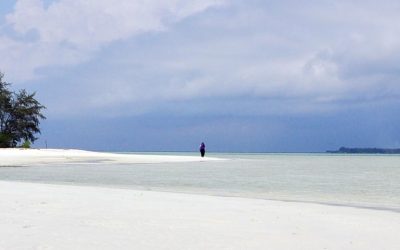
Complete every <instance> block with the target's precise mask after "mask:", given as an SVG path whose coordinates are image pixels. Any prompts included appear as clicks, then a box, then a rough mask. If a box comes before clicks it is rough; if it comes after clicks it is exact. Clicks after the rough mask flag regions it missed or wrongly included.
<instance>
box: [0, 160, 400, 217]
mask: <svg viewBox="0 0 400 250" xmlns="http://www.w3.org/2000/svg"><path fill="white" fill-rule="evenodd" d="M212 156H214V157H221V158H227V159H229V160H227V161H218V162H195V163H162V164H133V165H132V164H131V165H121V164H119V165H117V164H98V163H93V164H89V165H88V164H84V165H79V164H65V165H51V166H49V165H47V166H46V165H43V166H38V167H27V168H26V167H24V168H7V167H6V168H0V180H18V181H30V182H43V183H68V184H79V185H99V186H113V187H121V188H134V189H145V190H157V191H172V192H186V193H204V194H211V195H226V196H240V197H251V198H262V199H281V200H298V201H311V202H324V203H332V204H339V205H355V206H367V207H376V208H387V209H394V210H398V209H400V156H397V155H390V156H388V155H381V156H379V155H361V156H360V155H358V156H354V155H351V156H350V155H329V154H216V155H212Z"/></svg>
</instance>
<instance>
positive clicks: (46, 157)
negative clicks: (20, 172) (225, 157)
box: [0, 148, 222, 166]
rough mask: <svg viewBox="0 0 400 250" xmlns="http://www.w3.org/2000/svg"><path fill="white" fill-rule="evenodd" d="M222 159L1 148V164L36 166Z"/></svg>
mask: <svg viewBox="0 0 400 250" xmlns="http://www.w3.org/2000/svg"><path fill="white" fill-rule="evenodd" d="M214 160H222V159H216V158H210V157H205V158H201V157H200V156H198V157H196V156H171V155H139V154H114V153H101V152H92V151H84V150H76V149H15V148H13V149H0V166H34V165H38V164H49V163H80V164H84V163H87V164H90V163H93V162H96V163H98V162H103V163H104V162H109V163H120V164H135V163H162V162H194V161H214Z"/></svg>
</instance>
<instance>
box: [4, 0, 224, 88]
mask: <svg viewBox="0 0 400 250" xmlns="http://www.w3.org/2000/svg"><path fill="white" fill-rule="evenodd" d="M224 2H225V1H224V0H194V1H184V0H168V1H158V0H146V1H143V0H136V1H133V0H119V1H117V2H115V1H109V0H91V1H82V0H59V1H55V2H53V3H51V4H50V5H49V6H47V7H45V6H44V3H43V1H42V0H18V1H17V2H16V5H15V10H14V12H13V13H10V14H9V15H8V16H7V24H8V25H9V26H11V27H12V29H13V30H14V32H15V33H16V36H17V37H20V38H21V37H24V36H27V35H29V34H32V33H33V34H36V36H37V37H35V38H33V39H29V40H28V41H26V39H25V40H24V39H22V40H21V39H13V38H10V36H7V35H2V36H0V39H1V40H2V41H3V42H2V43H1V44H0V55H1V56H2V58H4V59H5V60H4V62H6V63H3V65H0V66H1V67H2V68H3V70H6V71H7V72H8V73H9V74H11V75H12V78H13V79H16V80H28V79H30V78H32V77H33V76H34V72H35V70H37V69H40V68H41V67H46V66H57V65H71V64H72V65H73V64H77V63H81V62H83V61H85V60H86V59H89V58H91V55H92V54H93V53H94V52H96V51H98V50H99V49H100V48H102V47H104V46H107V45H108V44H110V43H111V42H114V41H118V40H124V39H128V38H130V37H132V36H135V35H138V34H141V33H145V32H158V31H163V30H165V29H167V28H168V26H169V25H170V24H172V23H175V22H178V21H180V20H182V19H184V18H186V17H188V16H191V15H194V14H196V13H199V12H202V11H204V10H206V9H208V8H210V7H213V6H218V5H221V4H223V3H224ZM17 67H18V68H23V70H22V71H18V72H16V70H13V68H17Z"/></svg>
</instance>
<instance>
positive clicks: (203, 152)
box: [200, 142, 206, 157]
mask: <svg viewBox="0 0 400 250" xmlns="http://www.w3.org/2000/svg"><path fill="white" fill-rule="evenodd" d="M200 154H201V157H204V155H205V154H206V144H204V142H202V143H201V144H200Z"/></svg>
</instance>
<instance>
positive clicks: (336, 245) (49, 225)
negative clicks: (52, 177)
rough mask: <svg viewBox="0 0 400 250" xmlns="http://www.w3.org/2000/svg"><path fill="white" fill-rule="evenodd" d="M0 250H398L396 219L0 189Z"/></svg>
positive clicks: (277, 206) (189, 198)
mask: <svg viewBox="0 0 400 250" xmlns="http://www.w3.org/2000/svg"><path fill="white" fill-rule="evenodd" d="M0 199H1V200H0V249H7V250H8V249H13V250H14V249H57V250H58V249H85V250H87V249H96V250H101V249H136V250H140V249H174V250H176V249H185V250H186V249H207V250H209V249H218V250H220V249H275V250H279V249H290V250H292V249H305V250H312V249H340V250H344V249H363V250H365V249H367V250H368V249H371V250H378V249H379V250H383V249H386V250H388V249H393V250H398V249H399V246H400V214H399V213H394V212H388V211H376V210H367V209H357V208H349V207H334V206H326V205H318V204H304V203H290V202H289V203H288V202H279V201H265V200H255V199H243V198H229V197H213V196H204V195H190V194H174V193H161V192H150V191H134V190H124V189H111V188H100V187H78V186H62V185H49V184H32V183H18V182H0Z"/></svg>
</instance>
